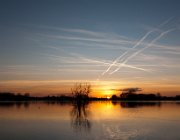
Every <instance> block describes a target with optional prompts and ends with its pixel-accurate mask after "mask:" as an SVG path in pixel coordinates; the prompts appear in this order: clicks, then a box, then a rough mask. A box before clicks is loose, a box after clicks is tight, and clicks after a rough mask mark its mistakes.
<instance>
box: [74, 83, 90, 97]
mask: <svg viewBox="0 0 180 140" xmlns="http://www.w3.org/2000/svg"><path fill="white" fill-rule="evenodd" d="M71 92H72V94H73V96H74V97H75V98H77V99H85V98H88V97H89V94H90V92H91V85H90V84H89V83H76V84H75V85H74V87H73V88H71Z"/></svg>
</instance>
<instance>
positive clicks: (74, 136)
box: [0, 101, 180, 140]
mask: <svg viewBox="0 0 180 140" xmlns="http://www.w3.org/2000/svg"><path fill="white" fill-rule="evenodd" d="M179 130H180V102H111V101H109V102H90V103H72V102H63V103H62V102H61V103H60V102H1V103H0V137H1V139H2V140H40V139H42V140H50V139H52V140H86V139H87V140H100V139H102V140H170V139H172V140H180V132H179Z"/></svg>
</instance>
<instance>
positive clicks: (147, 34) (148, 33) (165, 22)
mask: <svg viewBox="0 0 180 140" xmlns="http://www.w3.org/2000/svg"><path fill="white" fill-rule="evenodd" d="M172 18H173V17H171V18H169V19H167V20H166V21H164V22H163V23H161V24H160V25H159V26H158V28H159V27H162V26H164V25H165V24H167V23H168V22H169V21H170V20H172ZM156 30H157V29H153V30H151V31H149V32H147V33H146V34H145V35H144V36H143V37H142V38H141V39H140V40H139V41H138V42H137V43H136V44H135V45H134V46H133V47H132V48H130V49H129V50H128V51H126V52H124V53H123V54H122V55H121V56H119V57H117V58H116V59H115V60H114V61H113V62H112V63H111V64H110V65H109V67H108V68H107V69H106V70H105V71H104V72H103V73H102V75H104V74H105V73H107V72H108V71H109V70H110V69H111V67H113V66H114V65H115V64H116V63H117V61H118V60H119V59H121V58H122V57H123V56H125V55H126V54H127V53H128V52H129V51H131V50H133V49H135V48H136V47H137V46H139V45H140V44H141V43H142V42H143V41H144V40H145V39H146V38H147V37H148V36H149V35H150V34H151V33H153V32H155V31H156Z"/></svg>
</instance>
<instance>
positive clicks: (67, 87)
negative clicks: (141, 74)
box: [0, 80, 180, 98]
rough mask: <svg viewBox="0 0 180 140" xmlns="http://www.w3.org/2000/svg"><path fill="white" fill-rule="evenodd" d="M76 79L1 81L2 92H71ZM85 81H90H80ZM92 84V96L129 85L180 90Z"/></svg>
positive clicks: (148, 90)
mask: <svg viewBox="0 0 180 140" xmlns="http://www.w3.org/2000/svg"><path fill="white" fill-rule="evenodd" d="M78 82H79V81H76V80H57V81H21V80H19V81H5V82H1V81H0V87H1V88H0V92H15V93H30V94H32V95H35V96H44V95H59V94H67V95H70V94H71V88H72V87H73V86H74V84H75V83H78ZM80 82H81V83H85V82H88V81H80ZM89 83H90V84H91V85H92V93H91V94H90V96H92V97H105V98H106V97H108V96H109V97H111V96H112V95H113V94H116V95H119V94H120V91H118V90H119V89H123V88H128V87H140V88H142V89H143V91H142V92H144V93H157V92H160V93H161V94H162V95H167V96H174V95H176V94H178V93H179V92H180V89H179V86H178V85H172V86H170V85H169V86H167V85H166V84H160V83H158V82H157V84H156V85H155V84H154V85H153V84H149V85H148V84H145V83H144V84H143V83H129V82H127V81H123V82H116V81H89Z"/></svg>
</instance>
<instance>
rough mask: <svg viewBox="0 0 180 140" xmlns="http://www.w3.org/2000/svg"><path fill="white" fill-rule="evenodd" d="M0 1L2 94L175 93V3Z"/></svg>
mask: <svg viewBox="0 0 180 140" xmlns="http://www.w3.org/2000/svg"><path fill="white" fill-rule="evenodd" d="M0 2H1V4H0V17H1V19H0V20H1V22H0V67H1V68H0V90H2V91H4V90H5V91H15V92H33V93H36V94H40V93H44V92H45V91H46V92H49V93H50V92H52V93H59V92H68V89H69V85H72V84H73V83H74V82H78V81H80V82H82V81H83V82H84V81H88V82H91V83H92V84H93V85H94V87H96V89H97V90H98V89H100V88H99V87H101V90H102V89H103V90H110V89H111V88H124V87H130V86H131V87H135V86H138V87H142V88H144V89H145V90H146V91H149V92H162V93H164V94H169V93H170V92H173V93H178V92H180V88H179V87H180V65H179V60H180V1H179V0H136V1H135V0H134V1H133V0H94V1H93V0H82V1H79V0H30V1H28V0H1V1H0ZM58 85H64V86H63V87H58ZM65 87H67V90H66V88H65Z"/></svg>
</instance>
